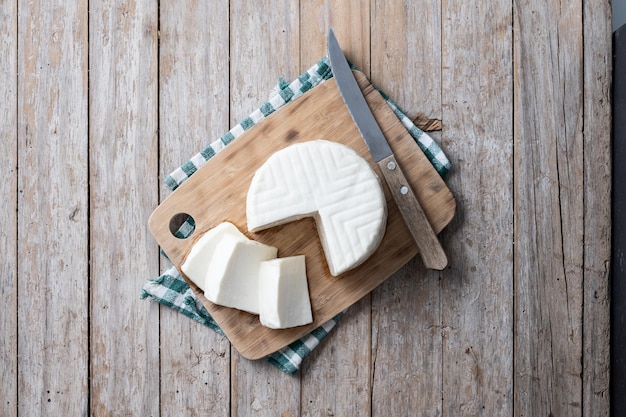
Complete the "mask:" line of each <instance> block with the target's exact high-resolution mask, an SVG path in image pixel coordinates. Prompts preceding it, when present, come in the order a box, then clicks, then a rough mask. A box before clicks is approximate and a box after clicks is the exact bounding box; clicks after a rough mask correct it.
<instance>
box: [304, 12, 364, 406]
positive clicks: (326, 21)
mask: <svg viewBox="0 0 626 417" xmlns="http://www.w3.org/2000/svg"><path fill="white" fill-rule="evenodd" d="M369 16H370V7H369V3H368V2H363V1H358V0H355V1H324V2H319V1H302V2H300V33H301V35H302V38H301V41H300V61H301V63H302V65H301V68H300V70H301V71H305V70H306V69H308V68H309V67H310V66H311V65H312V64H314V63H315V62H317V61H318V60H319V59H320V58H321V57H323V56H324V55H326V53H327V50H326V48H327V44H326V35H327V32H328V28H329V27H332V28H333V31H334V32H335V36H337V39H338V40H339V42H340V43H341V47H342V48H343V49H344V52H345V53H346V54H347V56H348V58H349V59H350V60H351V61H352V62H353V63H355V64H356V65H357V66H358V67H359V68H360V69H361V70H362V71H363V72H364V73H365V74H366V75H369V67H370V46H369V45H370V43H369V40H370V35H369V31H370V24H369ZM370 329H371V302H370V296H366V297H364V298H363V299H362V300H361V301H359V302H357V303H356V304H355V305H353V306H352V307H350V309H349V310H348V312H347V313H346V315H344V317H342V319H341V322H340V323H339V324H338V325H337V326H336V328H335V329H334V330H333V331H332V333H331V334H330V336H328V338H327V339H326V340H325V341H324V342H323V344H322V345H320V346H319V347H318V348H317V349H316V350H315V351H314V352H313V353H312V354H311V357H310V358H308V359H307V361H306V362H305V363H304V366H303V369H302V394H301V406H300V407H301V412H302V416H320V415H336V416H344V415H345V416H356V415H361V416H367V415H369V410H370V398H371V397H370V394H369V393H370V360H369V359H370V339H371V337H370V333H371V330H370Z"/></svg>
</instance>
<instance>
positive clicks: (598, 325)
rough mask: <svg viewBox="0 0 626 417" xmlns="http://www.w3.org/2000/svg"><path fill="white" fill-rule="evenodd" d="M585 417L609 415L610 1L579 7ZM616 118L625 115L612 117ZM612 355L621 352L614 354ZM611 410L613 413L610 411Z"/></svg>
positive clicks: (593, 2) (588, 3) (583, 399)
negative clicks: (581, 37)
mask: <svg viewBox="0 0 626 417" xmlns="http://www.w3.org/2000/svg"><path fill="white" fill-rule="evenodd" d="M583 13H584V14H583V21H584V23H585V26H584V29H583V39H584V44H583V48H584V70H583V71H584V84H585V87H584V97H585V100H584V102H585V107H584V110H583V112H584V113H583V114H584V120H583V125H584V126H585V129H584V132H583V147H584V149H583V152H584V162H583V163H584V171H585V174H584V179H583V181H584V184H585V186H584V187H585V188H584V190H585V191H584V197H583V198H584V201H585V203H584V204H585V207H584V218H585V223H584V236H585V242H584V248H583V250H584V260H583V261H584V270H583V273H584V280H585V281H584V287H583V293H584V297H583V362H582V366H583V376H582V378H583V384H582V385H583V398H582V407H583V415H584V416H601V415H604V416H607V415H609V414H610V411H611V410H610V402H609V377H610V373H609V369H610V343H609V341H610V333H611V328H610V319H609V316H610V311H609V302H610V285H609V282H610V281H609V259H610V256H611V173H612V171H611V165H612V164H611V87H610V86H611V79H612V74H613V72H612V48H611V42H612V37H611V31H612V27H611V21H610V20H609V19H607V16H610V14H611V10H610V3H609V2H606V1H585V2H584V3H583ZM616 117H623V115H622V116H616ZM616 354H620V353H618V352H616ZM614 412H615V411H614Z"/></svg>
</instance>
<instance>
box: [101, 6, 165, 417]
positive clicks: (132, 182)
mask: <svg viewBox="0 0 626 417" xmlns="http://www.w3.org/2000/svg"><path fill="white" fill-rule="evenodd" d="M90 7H91V9H90V14H89V15H90V17H91V18H90V21H89V32H90V39H89V45H90V53H89V56H90V63H89V73H90V77H91V82H90V85H89V90H90V94H89V98H90V100H89V123H90V134H89V139H90V140H89V145H90V146H89V168H90V169H89V181H90V184H91V185H90V234H91V239H90V243H91V245H90V246H91V247H90V252H91V255H90V260H91V288H90V295H91V306H90V307H91V311H90V325H91V334H90V336H91V346H90V348H91V359H90V365H91V366H90V368H91V378H90V382H91V387H90V406H91V414H93V415H101V416H105V415H136V416H138V415H141V416H148V415H158V414H159V410H160V407H159V404H160V401H159V332H158V330H157V329H158V320H159V318H158V310H159V308H158V306H157V305H156V304H153V303H147V302H146V303H142V302H140V301H139V289H140V288H141V285H143V283H144V280H145V278H146V277H156V276H158V273H159V257H158V256H159V255H158V248H157V245H156V244H155V242H154V240H153V239H152V238H151V237H150V236H149V232H148V231H147V230H146V228H145V227H141V226H140V225H141V224H145V223H146V222H147V219H148V216H149V214H150V211H151V210H152V208H153V207H155V206H156V204H157V201H158V200H157V197H158V183H157V174H158V165H157V163H158V159H157V158H158V148H157V127H158V107H157V106H158V90H157V86H158V82H157V80H158V78H157V77H158V73H157V62H158V61H157V27H158V14H157V11H158V9H157V3H156V2H154V1H148V0H145V1H143V0H137V1H133V0H131V1H115V0H111V1H101V2H95V3H93V4H91V5H90Z"/></svg>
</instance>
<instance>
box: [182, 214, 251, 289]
mask: <svg viewBox="0 0 626 417" xmlns="http://www.w3.org/2000/svg"><path fill="white" fill-rule="evenodd" d="M225 235H231V236H234V237H236V238H238V239H241V240H249V239H248V237H246V235H244V234H243V233H241V231H240V230H239V229H238V228H237V227H236V226H235V225H234V224H232V223H230V222H223V223H220V224H218V225H217V226H215V227H213V228H212V229H209V230H207V231H206V232H204V233H203V234H202V235H201V236H200V237H199V238H198V239H197V240H196V242H195V243H194V244H193V246H192V247H191V250H190V251H189V253H188V254H187V256H186V257H185V261H184V262H183V264H182V265H181V267H180V270H181V272H182V273H183V274H184V275H185V276H186V277H187V278H189V280H190V281H192V282H193V283H194V284H196V285H197V286H198V287H199V288H200V289H201V290H203V291H204V289H205V287H206V276H207V271H208V268H209V263H210V262H211V257H212V255H213V253H214V252H215V249H216V248H217V245H218V244H219V242H220V241H221V240H222V238H223V237H224V236H225Z"/></svg>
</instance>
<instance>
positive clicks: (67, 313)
mask: <svg viewBox="0 0 626 417" xmlns="http://www.w3.org/2000/svg"><path fill="white" fill-rule="evenodd" d="M4 4H6V3H4ZM3 30H4V28H3ZM17 36H18V39H19V41H18V43H19V47H18V56H17V59H18V62H17V71H18V74H19V76H18V91H19V92H18V109H19V111H18V114H17V121H18V131H17V132H18V158H19V159H18V167H19V173H18V188H19V198H18V219H17V224H18V230H17V236H18V237H19V241H18V253H17V259H18V262H17V269H18V271H19V280H18V294H19V298H18V302H17V304H18V344H17V347H18V348H19V351H18V361H19V362H18V376H17V383H18V387H17V390H18V395H19V404H18V413H19V414H20V415H29V416H37V415H43V416H49V415H86V414H87V413H88V358H89V356H88V355H89V353H88V288H89V281H88V267H89V258H88V256H89V253H88V245H87V242H88V212H89V207H88V183H87V180H88V177H87V172H88V167H87V129H88V127H87V1H77V2H67V3H66V2H60V1H56V2H52V1H51V2H45V3H21V4H20V9H19V14H18V29H17ZM3 82H4V81H3ZM9 88H10V87H9ZM7 127H8V126H7ZM2 140H3V141H4V138H3V139H2ZM3 149H4V148H3ZM13 383H14V382H13ZM3 401H4V399H3Z"/></svg>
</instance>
